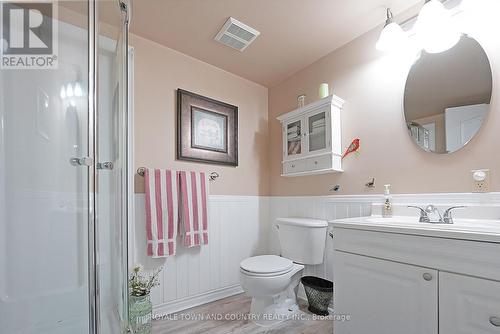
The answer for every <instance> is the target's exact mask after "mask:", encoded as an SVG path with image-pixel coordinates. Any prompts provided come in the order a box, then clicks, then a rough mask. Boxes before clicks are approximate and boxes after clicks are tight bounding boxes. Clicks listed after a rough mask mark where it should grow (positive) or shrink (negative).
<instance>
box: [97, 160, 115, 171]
mask: <svg viewBox="0 0 500 334" xmlns="http://www.w3.org/2000/svg"><path fill="white" fill-rule="evenodd" d="M113 167H114V165H113V163H112V162H111V161H106V162H98V163H97V169H107V170H112V169H113Z"/></svg>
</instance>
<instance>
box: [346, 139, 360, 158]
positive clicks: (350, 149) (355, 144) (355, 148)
mask: <svg viewBox="0 0 500 334" xmlns="http://www.w3.org/2000/svg"><path fill="white" fill-rule="evenodd" d="M358 150H359V138H356V139H354V140H353V141H352V143H351V145H349V147H348V148H347V150H346V151H345V153H344V155H343V156H342V159H344V158H345V157H346V156H348V155H349V154H351V153H353V152H357V151H358Z"/></svg>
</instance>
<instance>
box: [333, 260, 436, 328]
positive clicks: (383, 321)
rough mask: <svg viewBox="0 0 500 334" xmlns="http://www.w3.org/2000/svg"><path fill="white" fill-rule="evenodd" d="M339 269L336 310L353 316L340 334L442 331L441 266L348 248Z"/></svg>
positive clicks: (337, 262)
mask: <svg viewBox="0 0 500 334" xmlns="http://www.w3.org/2000/svg"><path fill="white" fill-rule="evenodd" d="M334 270H335V272H336V273H338V274H337V275H335V298H334V309H335V313H336V314H346V315H349V316H350V320H349V321H345V322H344V323H341V322H338V321H336V322H335V324H334V326H335V334H342V333H352V334H388V333H391V334H392V333H394V334H424V333H425V334H437V333H438V326H437V323H438V319H437V310H438V279H437V277H438V273H437V271H436V270H432V269H427V268H422V267H418V266H411V265H406V264H401V263H397V262H392V261H384V260H378V259H374V258H369V257H366V256H358V255H353V254H349V253H339V254H338V255H337V257H336V262H335V267H334ZM424 276H425V277H426V278H424ZM423 319H425V321H424V320H423Z"/></svg>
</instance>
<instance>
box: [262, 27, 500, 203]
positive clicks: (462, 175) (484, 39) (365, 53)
mask: <svg viewBox="0 0 500 334" xmlns="http://www.w3.org/2000/svg"><path fill="white" fill-rule="evenodd" d="M496 21H498V20H496ZM486 22H487V23H488V24H483V25H482V24H480V23H479V22H478V23H477V24H474V29H475V30H474V31H473V32H474V33H475V34H473V36H475V37H478V36H479V38H477V39H478V40H479V41H480V42H481V43H482V44H483V47H484V48H485V49H486V52H487V53H488V55H489V57H490V61H491V63H492V67H493V77H494V78H493V85H494V86H495V84H496V83H497V82H498V73H499V64H500V42H498V38H497V37H495V36H494V35H495V34H494V31H498V29H499V27H498V23H496V22H495V23H493V22H492V21H489V22H488V21H486ZM495 26H496V27H495ZM379 31H380V30H374V31H372V32H369V33H367V34H365V35H363V36H361V37H360V38H358V39H356V40H354V41H353V42H351V43H349V44H348V45H346V46H344V47H342V48H341V49H339V50H337V51H335V52H333V53H330V54H328V55H327V56H325V57H324V58H322V59H320V60H319V61H317V62H316V63H314V64H312V65H310V66H309V67H307V68H305V69H303V70H301V71H300V72H298V73H296V74H295V75H293V76H292V77H290V78H289V79H287V80H286V81H284V82H283V83H281V84H279V85H278V86H276V87H273V88H272V89H270V92H269V122H270V123H269V131H270V152H269V154H270V166H271V170H270V173H271V174H270V185H271V194H272V195H325V194H333V193H331V192H329V189H330V188H331V187H332V186H333V185H335V184H339V185H340V186H341V191H340V192H339V194H367V193H382V191H383V184H385V183H391V184H392V188H393V192H396V193H430V192H469V191H471V190H472V185H471V181H470V170H471V169H478V168H490V169H491V170H492V184H491V189H492V190H493V191H500V176H499V175H498V174H499V172H500V169H499V167H500V154H499V153H498V147H497V146H498V143H499V140H500V135H499V133H500V101H499V94H498V89H494V92H493V98H492V102H491V106H492V109H491V113H490V115H489V117H488V119H487V121H486V124H485V126H484V127H483V129H482V131H481V132H480V133H479V135H478V136H477V137H476V138H474V139H473V140H472V142H471V143H470V144H469V145H467V146H466V147H465V148H464V149H462V150H460V151H458V152H456V153H453V154H451V155H436V154H431V153H427V152H424V151H422V150H421V149H419V148H418V147H417V146H416V145H415V144H414V143H413V142H412V140H411V139H410V136H409V135H408V134H407V130H406V126H405V120H404V116H403V112H402V98H403V90H404V84H405V80H406V76H407V73H408V70H409V67H410V65H411V63H412V60H411V58H409V57H408V56H404V55H394V54H393V55H384V54H381V53H379V52H377V51H376V50H375V47H374V46H375V43H376V39H377V38H378V34H379ZM471 32H472V31H471ZM325 42H327V41H325ZM322 82H327V83H329V84H330V87H333V93H334V94H336V95H338V96H340V97H341V98H343V99H345V100H346V101H347V102H346V104H345V109H344V111H343V114H342V118H343V122H342V131H343V135H342V143H343V146H344V148H345V147H347V146H348V145H349V143H350V142H351V140H352V139H353V138H355V137H359V138H361V154H360V155H359V156H358V157H356V156H355V155H351V156H349V157H347V158H346V159H344V162H343V168H344V170H345V172H343V173H339V174H326V175H319V176H308V177H297V178H285V177H281V176H280V174H281V160H282V156H281V145H282V144H281V127H280V123H279V121H277V120H276V116H278V115H280V114H283V113H286V112H288V111H290V110H292V109H294V108H296V105H297V102H296V97H297V96H298V95H300V94H303V93H304V94H307V96H308V102H311V101H313V100H315V99H317V96H318V86H319V85H320V83H322ZM371 177H375V178H376V189H374V190H370V191H367V190H366V189H365V187H364V184H365V183H366V182H367V181H368V180H369V179H370V178H371Z"/></svg>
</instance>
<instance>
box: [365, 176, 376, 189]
mask: <svg viewBox="0 0 500 334" xmlns="http://www.w3.org/2000/svg"><path fill="white" fill-rule="evenodd" d="M365 187H367V188H370V189H372V188H375V178H374V177H372V179H371V181H368V182H367V183H365Z"/></svg>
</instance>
